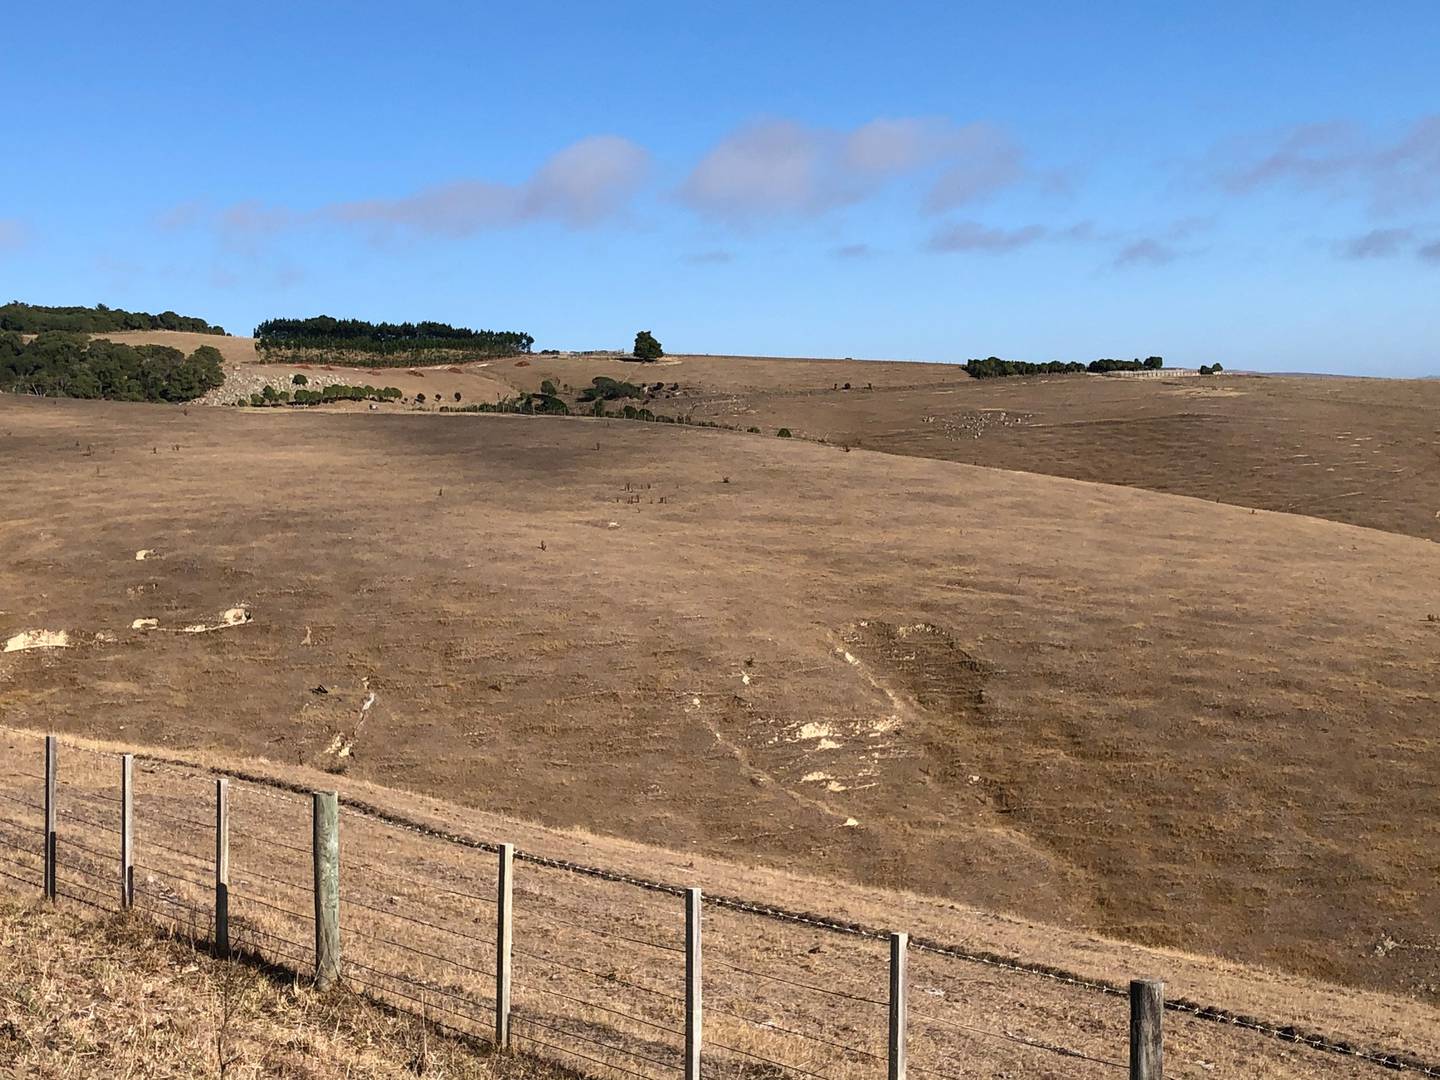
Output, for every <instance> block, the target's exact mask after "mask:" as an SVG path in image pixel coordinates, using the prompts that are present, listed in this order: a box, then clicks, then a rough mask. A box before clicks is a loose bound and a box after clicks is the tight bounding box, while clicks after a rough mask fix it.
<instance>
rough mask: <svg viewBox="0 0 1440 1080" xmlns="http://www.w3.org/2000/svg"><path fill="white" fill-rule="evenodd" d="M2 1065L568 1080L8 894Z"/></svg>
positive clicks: (3, 912)
mask: <svg viewBox="0 0 1440 1080" xmlns="http://www.w3.org/2000/svg"><path fill="white" fill-rule="evenodd" d="M0 1075H4V1076H17V1077H18V1076H27V1077H29V1076H33V1077H47V1078H56V1080H60V1078H63V1080H89V1078H92V1077H94V1078H100V1077H104V1078H106V1080H110V1078H117V1080H120V1078H126V1077H208V1078H217V1077H218V1078H224V1080H242V1078H245V1080H248V1078H252V1077H294V1078H304V1080H323V1078H328V1077H346V1078H350V1080H360V1078H372V1077H373V1078H377V1080H379V1078H386V1077H415V1076H425V1077H430V1078H435V1080H469V1078H484V1080H562V1078H566V1077H569V1076H571V1075H573V1074H571V1073H568V1072H566V1071H565V1070H564V1069H561V1068H558V1067H556V1066H553V1065H549V1064H545V1063H542V1062H537V1061H535V1060H534V1059H533V1058H529V1057H526V1056H524V1055H494V1054H492V1053H490V1052H489V1050H488V1048H486V1047H484V1046H482V1045H479V1044H476V1043H473V1042H470V1041H468V1040H462V1039H457V1038H454V1037H452V1036H450V1035H448V1034H446V1033H444V1032H443V1031H440V1030H437V1029H435V1028H434V1027H433V1026H432V1025H430V1024H427V1023H426V1022H425V1021H423V1020H420V1019H418V1018H416V1017H411V1016H405V1015H401V1014H395V1013H392V1012H390V1011H388V1010H386V1009H384V1008H381V1007H379V1006H376V1005H374V1004H372V1003H370V1002H368V1001H365V1000H364V999H361V998H359V997H356V996H354V995H352V994H349V993H345V992H338V993H334V994H330V995H324V996H322V995H318V994H316V993H315V992H314V991H312V990H311V989H310V988H309V987H307V986H305V985H303V984H301V983H299V982H298V981H297V980H295V979H294V977H293V976H287V975H285V974H283V973H281V972H279V971H278V970H276V969H268V970H267V969H263V968H260V967H256V966H250V965H246V964H243V963H228V964H227V963H221V962H218V961H215V960H213V959H211V958H210V957H208V956H206V955H204V954H203V953H200V952H197V951H196V950H195V949H194V948H193V947H192V946H191V945H190V944H189V943H188V941H185V940H181V939H178V938H165V937H157V936H156V929H155V926H154V924H153V923H151V922H149V921H147V920H144V919H140V918H133V917H125V916H121V915H114V914H110V915H82V914H79V913H77V912H76V911H75V910H74V909H73V908H72V909H70V910H66V909H64V908H53V907H49V906H47V905H45V904H43V903H41V902H22V901H18V900H15V899H13V898H8V897H4V898H0Z"/></svg>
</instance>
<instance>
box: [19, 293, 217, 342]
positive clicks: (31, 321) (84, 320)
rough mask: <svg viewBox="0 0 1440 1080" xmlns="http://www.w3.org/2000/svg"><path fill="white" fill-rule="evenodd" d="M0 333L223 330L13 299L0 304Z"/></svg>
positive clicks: (190, 321) (167, 317)
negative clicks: (27, 302)
mask: <svg viewBox="0 0 1440 1080" xmlns="http://www.w3.org/2000/svg"><path fill="white" fill-rule="evenodd" d="M0 330H14V331H15V332H16V333H18V334H43V333H45V331H47V330H67V331H69V332H71V333H75V334H103V333H105V332H106V331H121V330H184V331H186V332H187V333H191V334H220V335H223V334H224V333H225V330H224V328H223V327H220V326H212V325H210V324H209V323H208V322H206V321H205V320H204V319H197V318H194V317H192V316H189V315H177V314H175V312H173V311H162V312H161V313H160V314H159V315H151V314H150V313H149V312H148V311H125V310H123V309H122V308H111V307H106V306H105V305H104V304H96V305H95V306H94V307H93V308H91V307H46V306H44V305H42V304H24V303H21V302H20V301H19V300H12V301H10V303H8V304H4V305H0Z"/></svg>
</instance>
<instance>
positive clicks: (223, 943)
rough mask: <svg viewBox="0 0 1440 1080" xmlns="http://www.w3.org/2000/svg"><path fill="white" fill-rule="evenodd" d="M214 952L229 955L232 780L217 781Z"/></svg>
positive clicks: (224, 956)
mask: <svg viewBox="0 0 1440 1080" xmlns="http://www.w3.org/2000/svg"><path fill="white" fill-rule="evenodd" d="M215 955H216V956H219V957H221V958H226V957H229V955H230V781H229V780H216V781H215Z"/></svg>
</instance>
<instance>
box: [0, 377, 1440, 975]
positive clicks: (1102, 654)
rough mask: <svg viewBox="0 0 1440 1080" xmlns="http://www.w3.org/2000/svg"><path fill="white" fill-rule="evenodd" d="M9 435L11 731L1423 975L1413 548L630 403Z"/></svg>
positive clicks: (1423, 809)
mask: <svg viewBox="0 0 1440 1080" xmlns="http://www.w3.org/2000/svg"><path fill="white" fill-rule="evenodd" d="M522 370H525V369H522ZM177 447H178V449H177ZM0 455H3V457H4V460H5V461H6V469H7V478H13V477H23V483H19V484H15V483H12V484H10V485H9V488H8V490H7V501H6V511H7V512H6V515H5V519H4V522H3V526H0V543H3V544H4V549H5V552H6V559H5V562H4V563H3V566H0V597H3V601H0V641H8V640H10V639H11V638H13V637H14V636H16V635H20V634H22V633H28V632H34V631H46V632H60V631H63V632H65V633H66V634H67V635H68V636H69V641H70V645H69V647H67V648H16V649H15V650H14V651H11V652H7V653H3V654H0V713H3V718H4V719H5V720H6V721H8V722H11V723H16V724H22V725H26V726H32V727H45V726H48V725H54V726H56V727H59V728H62V729H66V730H72V731H79V732H86V733H92V734H97V735H104V736H106V737H110V738H117V739H127V740H134V741H135V742H138V743H154V744H161V745H172V746H192V747H208V748H211V749H214V750H217V751H220V752H226V751H230V752H237V753H245V754H250V755H261V756H266V757H269V758H272V759H274V760H277V761H283V762H290V763H303V764H309V765H316V766H320V767H332V768H344V769H347V770H349V772H350V773H351V774H352V775H355V776H357V777H361V778H374V779H383V780H385V781H387V782H390V783H393V784H396V785H399V786H402V787H407V788H410V789H412V790H416V791H422V792H425V791H428V792H433V793H436V794H437V795H443V796H445V797H447V798H453V799H455V800H457V801H459V802H462V803H468V804H471V805H475V806H482V807H484V808H486V809H487V810H490V811H493V812H496V813H501V814H505V815H509V816H512V817H519V818H532V819H535V820H538V821H541V822H546V823H550V824H555V825H564V826H570V825H582V826H585V827H588V828H592V829H596V830H599V831H604V832H609V833H612V834H615V835H619V836H625V837H629V838H633V839H638V840H644V841H649V842H655V843H659V844H663V845H665V846H669V847H673V848H676V849H678V850H681V851H684V850H688V849H693V850H696V851H704V852H711V853H716V854H723V855H727V856H730V857H732V858H743V859H753V860H755V861H757V862H758V863H760V864H763V865H768V866H778V867H798V868H803V869H808V870H812V871H817V872H821V873H827V874H834V875H839V876H844V877H848V878H851V879H853V880H857V881H860V882H864V883H867V884H873V885H881V886H886V887H904V888H913V889H917V890H921V891H925V892H930V893H936V894H940V895H945V896H949V897H953V898H955V899H957V900H960V901H963V902H966V903H970V904H974V905H977V906H982V907H987V908H992V909H999V910H1013V911H1019V912H1022V913H1024V914H1026V915H1028V916H1031V917H1035V918H1040V919H1043V920H1047V921H1051V922H1058V923H1063V924H1066V925H1070V926H1074V927H1085V928H1091V929H1095V930H1098V931H1101V932H1103V933H1106V934H1109V935H1112V936H1118V937H1124V938H1127V939H1129V940H1133V941H1137V942H1141V943H1149V944H1158V945H1174V946H1180V947H1184V948H1187V949H1191V950H1194V951H1199V952H1208V951H1214V952H1219V953H1222V954H1224V955H1227V956H1230V957H1236V958H1243V959H1245V960H1247V961H1249V962H1252V963H1260V964H1264V965H1267V966H1272V967H1276V968H1280V969H1285V970H1291V971H1298V972H1304V973H1307V974H1310V975H1318V976H1322V977H1325V978H1330V979H1334V980H1338V981H1344V982H1349V983H1352V984H1357V985H1365V986H1376V987H1383V988H1387V989H1392V990H1400V991H1403V992H1406V993H1410V994H1416V995H1419V996H1421V997H1427V996H1430V995H1433V994H1434V993H1435V991H1434V989H1433V987H1434V986H1435V985H1436V984H1437V983H1440V967H1437V964H1436V960H1435V957H1436V956H1437V955H1440V954H1437V952H1436V951H1435V950H1434V947H1435V946H1436V945H1437V944H1440V942H1437V940H1436V938H1435V936H1434V930H1433V928H1434V926H1435V925H1436V922H1437V917H1440V899H1437V894H1436V893H1435V891H1434V890H1433V888H1431V883H1432V880H1433V876H1434V875H1433V853H1434V851H1435V850H1436V840H1437V837H1436V833H1435V829H1436V824H1435V823H1436V822H1437V821H1440V793H1437V789H1436V787H1435V785H1434V784H1433V782H1432V778H1433V776H1434V774H1435V771H1436V766H1437V764H1440V762H1437V756H1440V742H1437V739H1436V737H1435V734H1434V730H1433V725H1434V717H1435V715H1436V713H1437V704H1440V698H1437V692H1436V687H1437V685H1440V660H1437V657H1440V622H1435V621H1431V620H1430V619H1429V616H1431V615H1436V616H1440V586H1437V584H1436V583H1437V582H1440V547H1437V546H1436V545H1434V544H1432V543H1429V542H1427V541H1422V540H1418V539H1414V538H1411V537H1406V536H1398V535H1389V534H1385V533H1380V532H1376V531H1373V530H1365V529H1356V528H1351V527H1347V526H1342V525H1336V524H1333V523H1329V522H1323V521H1317V520H1313V519H1308V518H1303V517H1297V516H1289V515H1277V514H1272V513H1266V512H1259V513H1252V512H1251V511H1249V510H1245V509H1239V508H1236V507H1231V506H1219V505H1214V504H1209V503H1204V502H1200V501H1196V500H1190V499H1180V498H1174V497H1169V496H1163V495H1156V494H1153V493H1150V492H1144V491H1136V490H1128V489H1125V488H1120V487H1105V486H1096V485H1089V484H1082V483H1075V482H1072V481H1068V480H1063V479H1055V478H1049V477H1041V476H1027V475H1023V474H1018V473H1012V472H1004V471H998V470H987V469H975V468H971V467H968V466H964V465H959V464H955V463H950V462H944V461H933V460H924V459H920V458H906V457H897V456H893V455H886V454H874V453H867V452H864V451H856V452H850V453H847V452H843V451H841V450H840V449H838V448H836V447H833V446H821V445H817V444H814V443H804V442H799V441H791V442H782V441H779V440H776V439H773V438H769V437H760V436H746V435H743V434H736V433H730V432H718V431H708V430H694V429H685V428H675V427H671V426H668V425H663V426H662V425H647V424H638V423H626V422H623V421H593V420H581V419H569V420H556V419H548V418H526V417H509V416H452V417H443V418H442V417H436V416H420V415H414V416H410V415H399V416H396V415H389V416H375V415H370V414H367V415H364V416H356V415H349V416H342V415H316V414H314V413H304V412H283V411H265V412H261V411H258V410H257V411H250V410H238V409H233V410H232V409H196V408H191V409H190V410H188V414H187V413H186V412H185V411H183V410H180V409H175V408H164V407H151V406H139V405H121V404H114V403H100V402H93V403H92V402H75V401H49V400H33V399H17V398H0ZM141 552H145V554H144V555H143V557H142V556H141V555H140V553H141ZM237 609H238V610H241V611H243V613H244V616H243V617H230V616H229V613H232V612H235V611H236V610H237ZM148 620H153V623H152V622H149V621H148ZM192 627H201V628H205V632H186V631H187V630H188V628H192ZM366 680H368V688H367V682H366ZM371 690H373V691H374V692H375V693H376V704H375V705H374V707H373V708H372V709H371V710H369V711H368V712H366V713H363V714H362V712H361V710H360V705H361V702H362V701H363V699H364V698H365V697H366V695H367V693H368V692H369V691H371ZM362 716H363V722H362ZM347 747H348V749H347ZM342 751H343V754H342Z"/></svg>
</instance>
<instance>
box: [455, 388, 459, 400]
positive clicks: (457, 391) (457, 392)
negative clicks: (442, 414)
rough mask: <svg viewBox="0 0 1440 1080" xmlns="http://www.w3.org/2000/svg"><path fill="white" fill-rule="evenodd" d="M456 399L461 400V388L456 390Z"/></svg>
mask: <svg viewBox="0 0 1440 1080" xmlns="http://www.w3.org/2000/svg"><path fill="white" fill-rule="evenodd" d="M455 400H456V401H459V400H460V391H459V390H456V391H455Z"/></svg>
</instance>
